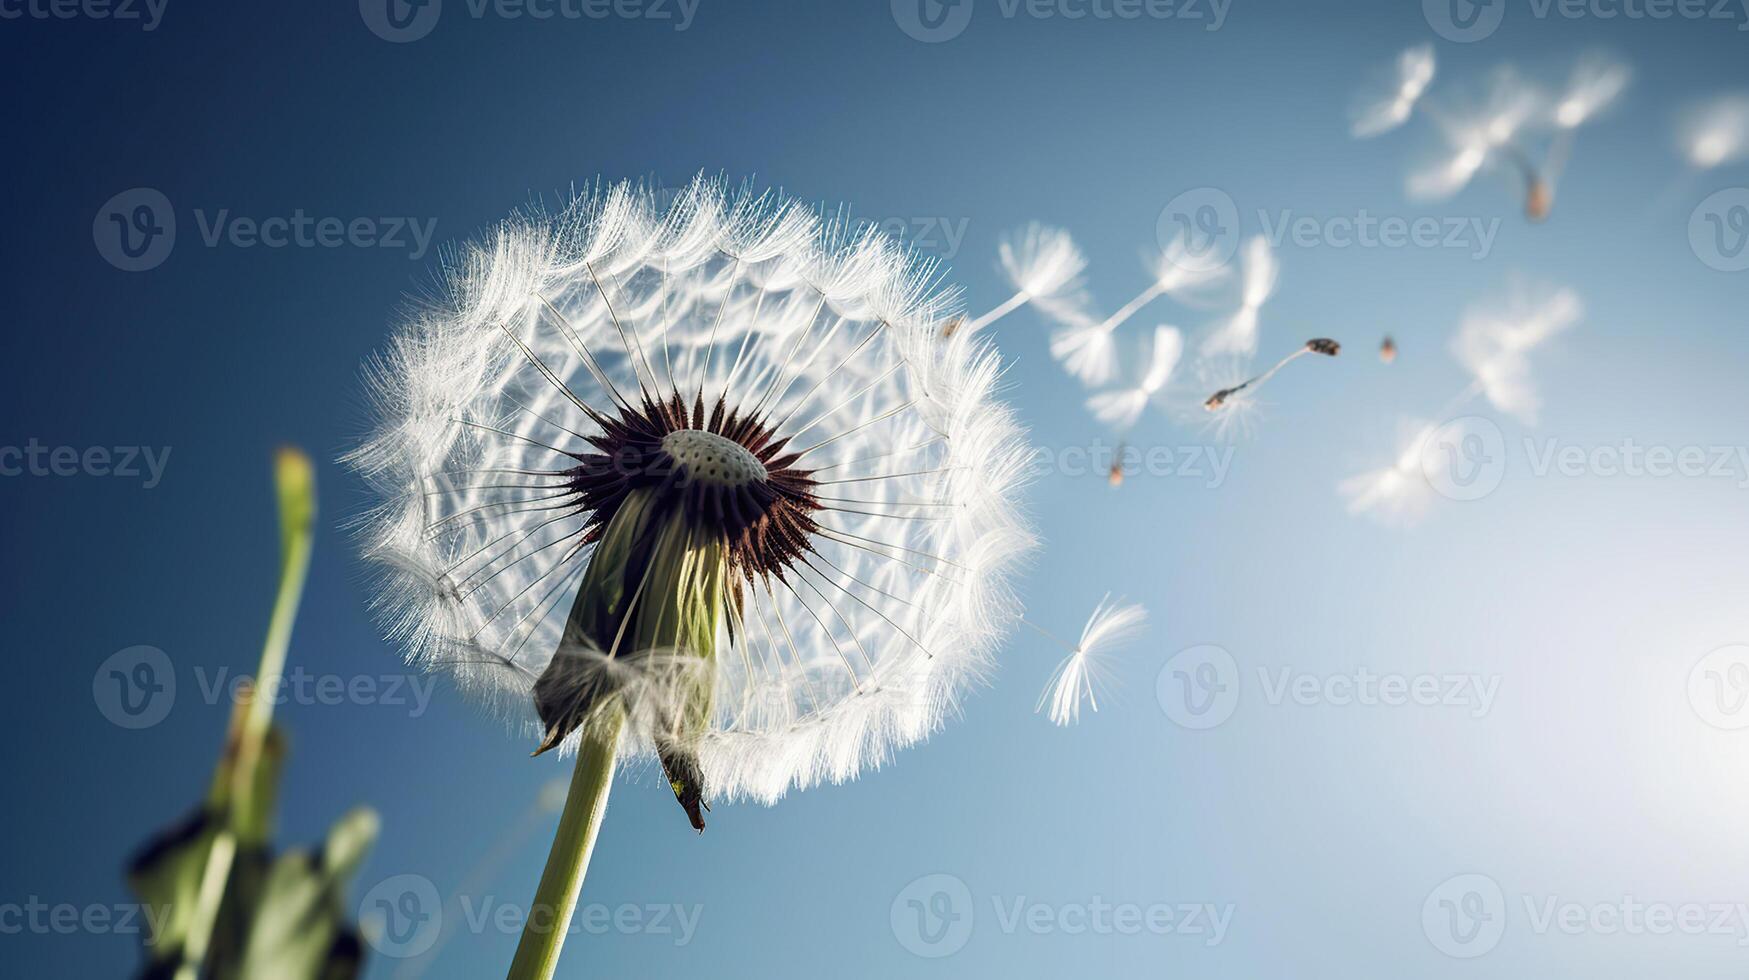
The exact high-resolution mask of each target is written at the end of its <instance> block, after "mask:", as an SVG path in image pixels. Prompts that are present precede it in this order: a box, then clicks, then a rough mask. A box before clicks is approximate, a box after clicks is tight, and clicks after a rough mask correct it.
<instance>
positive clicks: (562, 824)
mask: <svg viewBox="0 0 1749 980" xmlns="http://www.w3.org/2000/svg"><path fill="white" fill-rule="evenodd" d="M601 715H602V716H601V717H599V718H592V719H590V721H589V723H588V724H586V725H584V726H583V730H582V731H583V745H582V748H581V749H580V750H579V751H578V753H577V768H576V770H575V771H573V772H572V773H571V790H570V793H569V794H568V795H567V796H566V797H565V811H564V813H563V814H561V815H560V816H559V829H558V832H557V833H556V834H554V835H553V848H552V850H551V851H549V852H548V853H547V866H546V869H545V870H543V871H542V872H541V876H540V886H539V887H537V888H536V889H535V893H534V905H533V906H532V907H530V908H529V910H528V921H527V922H526V924H525V925H524V926H523V930H522V941H521V942H520V943H518V944H517V946H516V958H515V959H514V960H512V961H511V962H510V974H509V978H508V980H550V978H551V977H552V975H553V971H554V970H556V969H558V966H559V951H560V949H561V948H563V947H564V945H565V934H566V932H568V931H569V930H570V928H571V914H572V913H573V912H575V911H576V910H577V896H578V894H579V893H580V892H582V890H583V875H584V873H585V872H587V871H588V870H589V855H590V854H591V853H592V852H593V851H594V850H595V835H596V833H598V832H599V831H600V830H601V815H602V814H603V813H605V812H606V811H607V791H608V790H609V789H611V788H612V786H613V762H614V756H615V754H616V753H617V751H618V749H619V733H620V728H621V727H622V725H623V723H624V717H623V714H622V711H621V709H620V708H618V707H617V706H616V707H611V708H604V709H603V711H602V713H601Z"/></svg>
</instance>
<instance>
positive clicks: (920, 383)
mask: <svg viewBox="0 0 1749 980" xmlns="http://www.w3.org/2000/svg"><path fill="white" fill-rule="evenodd" d="M1059 271H1060V270H1059ZM443 287H444V288H443V291H442V295H441V298H440V299H439V300H437V301H435V302H433V303H431V304H429V305H427V306H424V307H422V308H419V309H417V310H415V311H414V312H413V313H412V314H411V315H410V316H409V317H408V319H407V321H406V323H405V325H404V326H403V327H402V328H401V330H400V332H399V333H398V334H397V336H396V337H395V339H394V341H393V343H392V345H391V347H390V349H389V351H388V353H387V354H386V356H385V357H384V358H383V359H382V360H381V362H380V363H379V364H377V365H376V366H375V369H374V370H373V372H372V381H373V387H374V395H375V399H376V402H377V408H378V411H379V423H378V425H377V428H376V430H375V432H374V434H373V435H372V436H371V437H370V438H369V440H368V441H367V442H366V443H365V444H364V445H363V446H362V447H361V448H360V449H359V450H357V451H356V452H355V453H354V454H353V455H352V457H351V460H352V462H353V463H354V465H355V466H356V467H357V468H358V470H359V471H360V472H361V473H362V474H363V476H364V477H365V478H366V479H367V480H368V482H369V484H370V485H371V487H372V489H373V490H374V492H375V494H376V495H377V497H378V499H379V503H378V504H377V505H376V506H375V508H374V509H373V510H372V511H371V512H370V513H369V515H368V517H367V518H366V519H365V520H364V522H363V533H364V538H365V545H366V552H367V555H368V557H369V558H370V559H372V560H373V561H374V562H375V563H376V564H377V565H378V566H379V568H380V569H381V571H382V576H381V584H380V587H379V590H378V594H377V596H376V600H375V605H376V609H377V611H378V612H379V613H380V615H381V616H382V618H383V620H384V621H385V623H386V626H387V630H388V632H389V633H390V635H391V636H393V637H394V638H395V639H396V640H398V641H399V642H401V643H402V644H403V645H404V647H405V650H406V656H407V659H408V662H409V663H411V664H414V665H416V666H421V667H427V668H432V669H441V670H444V671H447V672H449V673H450V674H451V675H452V676H453V677H454V678H455V680H456V682H457V683H458V685H459V686H460V687H462V688H464V689H466V690H467V691H469V692H470V693H472V694H474V695H476V696H478V697H479V698H481V699H483V700H485V701H487V702H489V703H491V704H494V705H496V706H499V707H501V708H504V709H506V710H508V711H509V712H510V713H511V715H512V716H513V717H515V718H518V719H521V720H523V721H524V722H525V723H528V724H531V725H534V726H535V727H536V730H537V731H542V732H544V733H545V738H544V741H543V747H550V746H552V745H554V744H555V743H557V742H559V741H560V740H563V742H564V744H565V746H566V747H567V748H568V749H575V748H576V747H577V746H578V743H579V735H580V733H579V731H578V729H579V727H587V724H586V723H588V722H592V721H593V720H594V718H595V717H596V716H597V715H600V714H602V713H603V712H604V711H605V708H604V706H605V705H607V704H609V703H610V702H611V703H612V704H613V705H614V706H615V707H617V708H618V709H619V710H620V712H621V713H623V715H624V719H625V720H624V725H623V733H624V740H625V747H624V748H623V749H622V750H621V751H620V755H621V756H622V757H631V756H637V757H641V758H650V759H655V760H656V761H657V762H659V763H660V764H661V766H662V767H663V769H664V770H666V771H667V774H668V777H669V779H668V781H669V782H671V783H672V784H673V785H674V789H675V793H676V796H677V797H678V798H679V799H680V802H681V803H682V805H683V806H684V807H685V808H686V810H687V812H688V816H689V818H690V819H691V820H692V821H693V823H694V824H695V825H698V824H700V823H702V819H701V817H700V815H699V809H700V807H701V806H702V805H703V802H704V800H705V799H706V798H707V796H708V798H714V799H751V800H757V801H761V802H768V803H769V802H772V801H775V800H776V799H778V798H779V797H781V796H783V795H784V793H785V792H786V791H787V790H789V789H791V788H803V787H807V786H811V785H814V784H816V783H820V782H822V781H834V782H841V781H845V780H849V779H853V778H855V777H856V776H857V775H858V774H859V773H860V772H862V771H863V770H865V769H868V768H870V767H874V766H878V765H880V764H881V763H882V762H883V761H885V760H887V759H889V758H890V757H891V756H892V754H893V753H894V752H895V751H896V750H897V749H899V748H901V747H904V746H907V745H910V744H912V743H915V742H917V741H919V740H921V739H923V738H924V737H926V736H927V735H929V734H930V733H931V732H932V731H934V730H935V729H936V728H938V727H939V726H940V725H941V724H942V722H943V720H944V717H945V715H946V714H947V712H948V711H950V710H951V709H952V707H953V705H954V704H955V703H956V701H957V699H958V698H959V697H960V696H961V694H962V692H963V691H964V690H965V689H966V686H967V685H968V683H969V682H971V681H972V680H974V679H975V678H978V677H979V676H980V675H982V674H983V673H984V672H985V671H986V670H987V669H988V668H989V666H990V664H991V661H992V656H993V653H994V649H995V644H996V642H997V640H998V639H999V637H1000V636H1001V635H1002V634H1003V632H1004V630H1005V629H1006V628H1007V627H1009V626H1010V625H1012V623H1013V622H1014V620H1015V618H1016V615H1017V612H1016V607H1015V603H1014V600H1013V598H1012V596H1011V593H1010V591H1009V587H1008V577H1009V575H1010V573H1011V571H1012V570H1013V568H1014V566H1015V563H1016V562H1017V560H1019V559H1020V558H1021V557H1022V556H1023V555H1024V554H1025V553H1026V552H1027V551H1028V550H1029V549H1030V547H1031V545H1032V539H1031V537H1030V534H1029V532H1028V531H1027V529H1026V527H1025V526H1024V525H1023V523H1022V522H1021V520H1020V518H1019V517H1018V516H1017V513H1016V510H1015V498H1016V494H1017V492H1018V489H1019V486H1020V484H1021V483H1022V481H1023V478H1024V474H1025V472H1026V469H1027V454H1026V449H1025V446H1024V445H1023V443H1022V441H1021V436H1020V431H1019V429H1018V427H1017V425H1016V422H1015V420H1014V417H1013V415H1012V414H1011V412H1010V411H1009V410H1008V409H1007V408H1006V407H1005V406H1004V405H1002V404H1001V403H1000V402H998V401H996V400H995V390H996V387H997V385H998V383H999V375H1000V366H999V364H998V362H997V359H996V357H995V355H994V354H993V353H992V352H991V351H989V350H988V349H987V348H985V347H984V346H982V345H980V344H978V343H976V342H974V341H973V340H972V339H971V338H970V337H969V336H967V335H965V334H961V335H960V336H957V337H953V338H950V339H948V340H945V341H943V340H941V339H940V338H939V336H938V330H939V327H938V325H939V324H940V323H941V322H942V320H943V318H944V314H946V313H947V312H948V303H949V302H950V301H951V300H952V298H953V297H952V295H951V294H947V293H943V292H940V291H938V290H937V289H936V285H935V279H934V273H933V269H932V266H931V265H930V264H928V263H923V262H919V261H917V260H915V259H913V258H912V257H911V256H909V255H908V254H907V253H905V252H903V251H901V250H900V248H899V247H898V246H896V245H895V244H893V243H892V242H891V241H889V240H888V239H887V238H885V237H883V236H881V235H880V234H878V233H875V232H873V231H869V232H866V233H862V234H860V235H858V236H855V237H850V233H849V232H848V231H847V230H846V229H845V228H843V227H842V225H839V224H835V223H832V222H828V221H825V220H823V219H822V218H821V217H820V216H818V215H817V214H815V213H814V212H812V211H809V210H807V209H804V208H802V207H800V206H798V205H796V204H795V203H793V202H790V201H787V200H784V199H782V198H780V197H777V196H774V195H753V194H749V193H745V192H742V193H735V192H731V191H730V190H728V189H726V188H725V187H724V186H723V185H722V184H721V183H720V182H717V181H712V180H702V179H701V180H699V181H696V182H695V183H693V184H692V185H691V186H690V187H689V188H687V189H686V190H685V191H684V192H683V193H681V194H679V195H678V196H677V197H675V198H674V200H673V203H672V204H671V205H669V206H668V207H666V208H659V207H658V205H657V204H656V199H655V197H654V196H653V195H652V193H650V192H648V191H646V190H643V189H640V188H634V187H632V186H630V185H627V184H618V185H614V186H612V187H610V188H606V189H601V190H598V191H597V192H595V193H591V194H588V195H587V196H585V197H583V198H581V199H580V200H578V201H576V202H575V203H573V204H572V205H571V206H569V207H568V208H566V209H564V210H563V211H562V212H560V213H558V214H538V213H537V214H531V215H528V216H524V217H519V218H516V219H513V220H510V221H507V222H505V223H504V224H502V225H501V226H499V227H498V228H496V229H495V230H494V231H493V232H492V233H491V234H489V235H488V236H486V238H485V239H484V240H483V241H480V242H476V243H474V244H471V245H468V246H466V247H465V248H464V249H463V250H462V251H461V252H460V253H459V254H458V255H457V256H456V257H455V258H454V260H453V261H452V262H451V263H450V265H449V267H448V268H447V269H446V273H445V277H444V282H443ZM582 734H589V732H583V733H582ZM584 741H585V742H586V741H587V739H585V740H584ZM611 757H612V745H611V743H610V744H609V758H611Z"/></svg>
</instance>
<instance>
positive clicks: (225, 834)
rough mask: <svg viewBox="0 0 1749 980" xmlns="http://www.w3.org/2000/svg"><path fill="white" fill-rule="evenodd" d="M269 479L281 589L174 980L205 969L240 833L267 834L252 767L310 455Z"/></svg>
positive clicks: (300, 566)
mask: <svg viewBox="0 0 1749 980" xmlns="http://www.w3.org/2000/svg"><path fill="white" fill-rule="evenodd" d="M273 478H274V486H275V489H276V491H277V493H278V496H279V537H280V541H279V543H280V561H279V591H278V594H277V595H276V596H275V597H274V600H273V615H272V617H271V618H270V619H269V620H268V624H267V640H266V642H265V643H263V644H262V647H261V662H260V664H259V665H257V667H256V669H255V681H254V683H253V684H251V685H250V687H249V689H248V692H247V694H246V695H245V698H246V700H244V701H243V703H242V704H240V705H238V706H237V710H238V711H239V712H240V715H239V716H238V717H235V718H233V722H234V724H233V726H232V727H233V733H232V734H233V737H234V738H235V742H234V744H232V745H229V746H227V747H226V752H227V753H228V755H229V758H227V759H225V760H224V761H221V763H220V765H219V774H218V776H217V778H215V780H214V783H213V787H212V791H211V793H210V795H209V798H208V801H209V803H210V804H212V805H214V806H217V807H219V808H221V810H222V813H223V818H222V820H221V821H220V823H219V829H218V833H217V835H216V836H215V837H214V839H213V843H212V847H211V849H210V850H209V851H208V852H207V860H206V865H205V867H204V868H203V869H202V872H201V882H200V888H199V890H198V892H197V894H196V897H195V903H194V913H193V915H192V916H191V917H190V919H189V927H188V936H187V938H186V939H185V940H184V941H183V946H182V962H181V963H180V964H179V965H178V966H177V970H176V980H195V978H197V977H199V976H200V975H201V972H202V970H203V968H204V966H205V961H206V955H207V952H208V949H209V948H210V947H211V945H212V938H213V928H214V926H215V925H216V924H217V923H218V918H219V909H220V908H221V907H222V906H223V905H224V900H225V886H226V885H227V884H228V883H229V882H230V879H231V866H232V864H233V863H234V862H235V860H236V856H237V847H238V843H239V837H240V836H242V837H244V838H245V839H248V840H249V841H250V842H251V843H259V839H262V838H265V837H266V832H265V828H266V826H267V816H266V814H265V812H264V811H263V810H262V809H261V806H262V804H263V800H262V799H261V798H260V794H258V793H257V789H258V786H257V780H256V770H257V768H258V767H259V765H260V763H261V754H262V752H263V750H264V747H265V746H266V743H267V735H268V732H269V731H270V730H271V729H272V727H273V702H274V700H275V695H277V693H278V691H279V685H280V682H281V678H282V677H283V675H284V674H285V658H286V651H287V650H288V649H289V648H290V647H291V634H292V623H293V622H294V621H296V619H297V616H298V604H299V602H300V601H302V599H303V595H304V580H305V579H306V578H307V577H308V575H309V571H310V550H311V545H312V539H313V538H314V536H315V522H316V478H315V467H314V466H313V465H312V464H311V463H310V459H309V457H308V456H305V455H304V454H303V453H302V452H300V451H298V450H296V449H292V448H289V447H287V448H283V449H281V450H280V451H279V453H278V454H277V455H276V456H275V457H274V469H273Z"/></svg>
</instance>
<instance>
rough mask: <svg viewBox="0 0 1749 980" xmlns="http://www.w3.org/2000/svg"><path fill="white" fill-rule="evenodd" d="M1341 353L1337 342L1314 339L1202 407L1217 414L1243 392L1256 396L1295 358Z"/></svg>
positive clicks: (1216, 393) (1220, 392)
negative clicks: (1260, 389) (1259, 390)
mask: <svg viewBox="0 0 1749 980" xmlns="http://www.w3.org/2000/svg"><path fill="white" fill-rule="evenodd" d="M1340 353H1342V345H1341V344H1339V343H1337V342H1336V341H1334V340H1331V339H1329V338H1327V337H1316V338H1313V339H1312V340H1308V341H1306V343H1305V345H1304V346H1302V347H1301V348H1300V349H1299V350H1297V351H1294V352H1293V353H1292V354H1289V355H1288V356H1286V357H1284V358H1282V359H1281V360H1279V361H1277V362H1275V366H1274V367H1272V368H1270V369H1269V370H1267V371H1265V372H1263V373H1262V374H1260V375H1258V376H1257V377H1255V378H1252V379H1250V380H1249V381H1244V382H1241V383H1239V384H1237V385H1234V386H1232V387H1230V388H1222V389H1221V390H1220V391H1217V392H1215V393H1214V394H1212V395H1210V396H1209V397H1208V400H1207V401H1204V402H1203V403H1202V407H1203V408H1204V409H1205V410H1206V411H1210V412H1215V411H1219V410H1221V409H1222V408H1223V407H1226V406H1227V405H1228V404H1229V403H1230V402H1232V400H1233V399H1234V396H1236V395H1238V394H1240V393H1241V392H1246V391H1249V392H1251V393H1252V394H1255V393H1256V391H1257V389H1259V388H1262V387H1263V386H1264V385H1265V384H1266V383H1268V381H1269V379H1270V378H1273V377H1275V374H1276V372H1277V371H1280V370H1281V369H1282V368H1284V367H1287V366H1288V364H1289V363H1290V362H1292V361H1293V360H1294V359H1295V358H1300V357H1304V356H1306V355H1307V354H1321V355H1323V356H1324V357H1335V356H1336V355H1338V354H1340Z"/></svg>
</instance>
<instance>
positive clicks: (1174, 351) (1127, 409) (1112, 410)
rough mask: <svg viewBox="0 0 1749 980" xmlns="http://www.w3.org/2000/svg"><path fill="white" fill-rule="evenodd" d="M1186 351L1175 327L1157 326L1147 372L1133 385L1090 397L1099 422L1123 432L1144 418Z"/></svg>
mask: <svg viewBox="0 0 1749 980" xmlns="http://www.w3.org/2000/svg"><path fill="white" fill-rule="evenodd" d="M1183 352H1184V335H1183V334H1181V333H1179V332H1178V330H1177V329H1175V328H1173V327H1168V326H1165V325H1161V326H1158V327H1155V328H1154V337H1153V342H1152V344H1151V345H1150V347H1149V352H1148V356H1147V357H1146V358H1144V360H1145V362H1146V363H1147V365H1148V368H1147V371H1146V373H1144V374H1143V375H1142V377H1141V378H1140V379H1139V380H1138V381H1137V383H1136V384H1135V386H1134V387H1130V388H1119V389H1117V390H1115V391H1102V392H1100V393H1099V394H1096V395H1094V396H1093V397H1091V398H1089V399H1087V409H1088V411H1090V412H1092V413H1093V416H1094V417H1095V418H1097V419H1099V421H1101V422H1103V423H1105V424H1106V425H1109V426H1111V427H1112V428H1114V429H1116V430H1118V431H1120V432H1122V431H1125V430H1127V429H1129V428H1130V427H1131V426H1133V425H1135V424H1136V420H1137V419H1140V418H1141V417H1142V412H1143V410H1145V409H1146V408H1147V407H1148V403H1149V402H1150V401H1152V400H1153V399H1154V398H1155V396H1157V395H1158V394H1159V393H1160V391H1161V390H1162V389H1164V388H1165V387H1166V383H1167V382H1168V381H1170V380H1171V378H1172V371H1173V369H1175V368H1176V367H1178V358H1179V356H1180V355H1181V354H1183Z"/></svg>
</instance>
